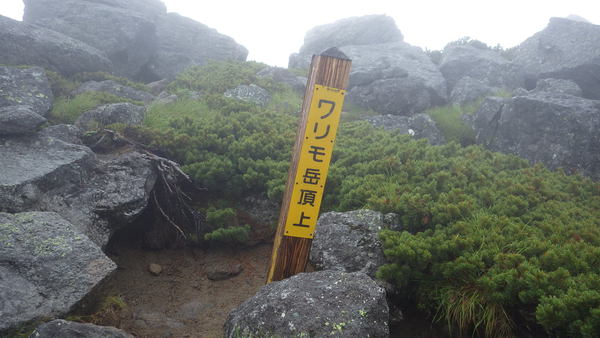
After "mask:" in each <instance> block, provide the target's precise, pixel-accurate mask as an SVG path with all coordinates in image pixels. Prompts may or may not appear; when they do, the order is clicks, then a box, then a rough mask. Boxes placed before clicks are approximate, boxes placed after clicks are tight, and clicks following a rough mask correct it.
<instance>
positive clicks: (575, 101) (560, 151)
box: [474, 87, 600, 179]
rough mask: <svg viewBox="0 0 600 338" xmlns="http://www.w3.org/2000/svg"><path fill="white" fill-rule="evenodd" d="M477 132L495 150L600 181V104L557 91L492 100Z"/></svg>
mask: <svg viewBox="0 0 600 338" xmlns="http://www.w3.org/2000/svg"><path fill="white" fill-rule="evenodd" d="M570 88H572V87H570ZM474 128H475V131H476V135H477V142H478V143H481V144H484V145H486V146H487V147H488V148H489V149H491V150H493V151H500V152H504V153H510V154H515V155H518V156H520V157H523V158H525V159H527V160H529V162H531V163H537V162H541V163H544V164H545V165H547V166H548V167H549V168H550V169H555V168H558V167H562V168H564V169H565V171H566V172H567V173H574V172H578V173H581V174H584V175H587V176H591V177H592V178H595V179H599V178H600V134H599V133H598V130H600V101H596V100H588V99H584V98H580V97H576V96H573V95H569V94H564V93H562V94H561V93H559V92H556V91H555V90H550V91H544V90H535V91H533V92H530V93H527V94H526V95H523V96H516V97H513V98H509V99H502V98H488V99H487V100H486V101H485V102H484V103H483V105H482V106H481V108H480V109H479V110H478V111H477V113H476V115H475V120H474Z"/></svg>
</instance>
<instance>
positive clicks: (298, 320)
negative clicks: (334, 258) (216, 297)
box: [225, 271, 389, 337]
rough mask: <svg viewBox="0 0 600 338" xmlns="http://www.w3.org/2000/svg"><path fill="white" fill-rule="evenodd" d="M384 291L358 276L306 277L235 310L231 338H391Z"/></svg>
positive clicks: (272, 287) (228, 329)
mask: <svg viewBox="0 0 600 338" xmlns="http://www.w3.org/2000/svg"><path fill="white" fill-rule="evenodd" d="M388 312H389V310H388V306H387V302H386V296H385V290H384V289H383V288H381V287H379V286H377V284H376V283H375V282H374V281H373V280H372V279H371V278H370V277H368V276H367V275H365V274H363V273H360V272H354V273H345V272H340V271H319V272H312V273H301V274H298V275H295V276H293V277H290V278H288V279H285V280H283V281H280V282H273V283H270V284H268V285H266V286H264V287H263V288H262V289H261V290H260V291H259V292H258V293H257V294H256V295H255V296H254V297H252V298H250V299H248V300H247V301H245V302H244V303H243V304H242V305H240V306H239V307H238V308H237V309H235V310H233V311H232V312H231V313H230V314H229V317H228V319H227V321H226V322H225V336H226V337H271V336H275V337H388V335H389V329H388V317H389V313H388Z"/></svg>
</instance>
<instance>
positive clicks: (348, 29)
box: [289, 15, 403, 69]
mask: <svg viewBox="0 0 600 338" xmlns="http://www.w3.org/2000/svg"><path fill="white" fill-rule="evenodd" d="M402 39H403V37H402V33H401V32H400V30H399V29H398V27H396V23H395V22H394V19H392V18H391V17H389V16H385V15H367V16H361V17H352V18H346V19H342V20H338V21H336V22H334V23H330V24H326V25H322V26H317V27H314V28H312V29H311V30H309V31H308V32H307V33H306V36H305V37H304V45H302V47H301V48H300V53H299V54H293V55H292V56H291V57H290V62H289V68H302V69H304V68H308V66H309V65H310V60H311V57H312V55H313V54H319V53H320V52H322V51H324V50H326V49H328V48H331V47H338V48H339V47H343V46H352V45H373V44H382V43H390V42H399V41H402Z"/></svg>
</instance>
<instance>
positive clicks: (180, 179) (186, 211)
mask: <svg viewBox="0 0 600 338" xmlns="http://www.w3.org/2000/svg"><path fill="white" fill-rule="evenodd" d="M84 143H86V144H88V146H89V147H90V148H91V149H92V150H93V151H94V152H98V153H112V152H118V151H119V150H121V149H123V148H127V150H128V151H137V152H139V153H142V154H144V155H145V156H146V158H148V159H149V160H150V161H151V163H152V164H153V166H154V170H155V173H156V182H155V183H154V187H153V188H152V191H151V193H150V198H149V208H151V210H152V212H153V214H154V222H153V224H151V225H149V226H148V228H147V231H146V232H145V234H144V244H145V245H146V246H148V247H150V248H153V249H162V248H165V247H174V246H182V245H183V244H184V243H185V241H186V240H189V239H190V237H191V236H194V237H196V238H200V233H201V230H202V226H203V224H204V221H205V218H204V215H202V214H201V213H200V212H198V211H197V210H196V209H194V208H193V207H192V206H191V202H192V198H191V197H190V196H189V194H192V193H193V194H196V193H198V192H200V191H202V190H204V189H202V188H198V187H196V186H195V185H194V183H193V181H192V179H191V178H190V177H189V176H188V175H187V174H186V173H184V172H183V171H182V170H181V168H179V165H178V164H177V163H175V162H173V161H170V160H168V159H166V158H163V157H160V156H157V155H155V154H154V153H153V152H152V151H151V150H149V149H148V147H146V146H144V145H142V144H139V143H137V142H135V141H133V140H131V139H129V138H127V137H125V136H123V135H122V134H121V133H118V132H116V131H114V130H109V129H103V130H99V131H97V132H95V133H93V134H87V135H86V136H85V140H84Z"/></svg>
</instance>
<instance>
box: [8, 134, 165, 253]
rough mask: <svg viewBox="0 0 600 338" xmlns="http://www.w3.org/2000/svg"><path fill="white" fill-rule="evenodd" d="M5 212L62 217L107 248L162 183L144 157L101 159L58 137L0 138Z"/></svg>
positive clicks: (124, 155)
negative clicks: (157, 183) (48, 213)
mask: <svg viewBox="0 0 600 338" xmlns="http://www.w3.org/2000/svg"><path fill="white" fill-rule="evenodd" d="M0 158H2V159H3V160H2V161H0V172H1V173H2V175H0V211H4V212H13V213H15V212H23V211H32V210H48V211H54V212H57V213H59V214H60V215H61V216H63V217H64V218H65V219H67V220H68V221H70V222H71V223H73V224H74V225H75V226H76V227H77V228H78V229H79V230H80V231H81V232H82V233H84V234H86V235H87V236H88V237H89V238H90V239H91V240H92V241H94V242H95V243H96V244H98V245H99V246H101V247H103V246H104V245H106V243H107V242H108V240H109V238H110V236H111V235H112V233H114V231H116V230H118V228H119V227H122V226H124V225H126V224H128V223H129V222H131V221H132V220H133V219H135V217H137V216H138V215H140V214H141V213H142V211H143V210H144V209H145V208H146V206H147V205H148V199H149V196H150V192H151V191H152V188H153V186H154V182H155V181H156V172H155V170H154V167H153V166H152V164H151V161H150V160H149V159H147V158H145V157H144V155H142V154H139V153H135V152H134V153H127V154H123V155H118V156H103V157H102V158H98V157H97V156H96V155H95V154H94V153H93V152H92V151H91V150H90V149H89V148H87V147H85V146H81V145H75V144H69V143H65V142H63V141H60V140H58V139H55V138H53V137H45V136H40V135H37V136H27V137H14V138H9V139H0Z"/></svg>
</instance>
